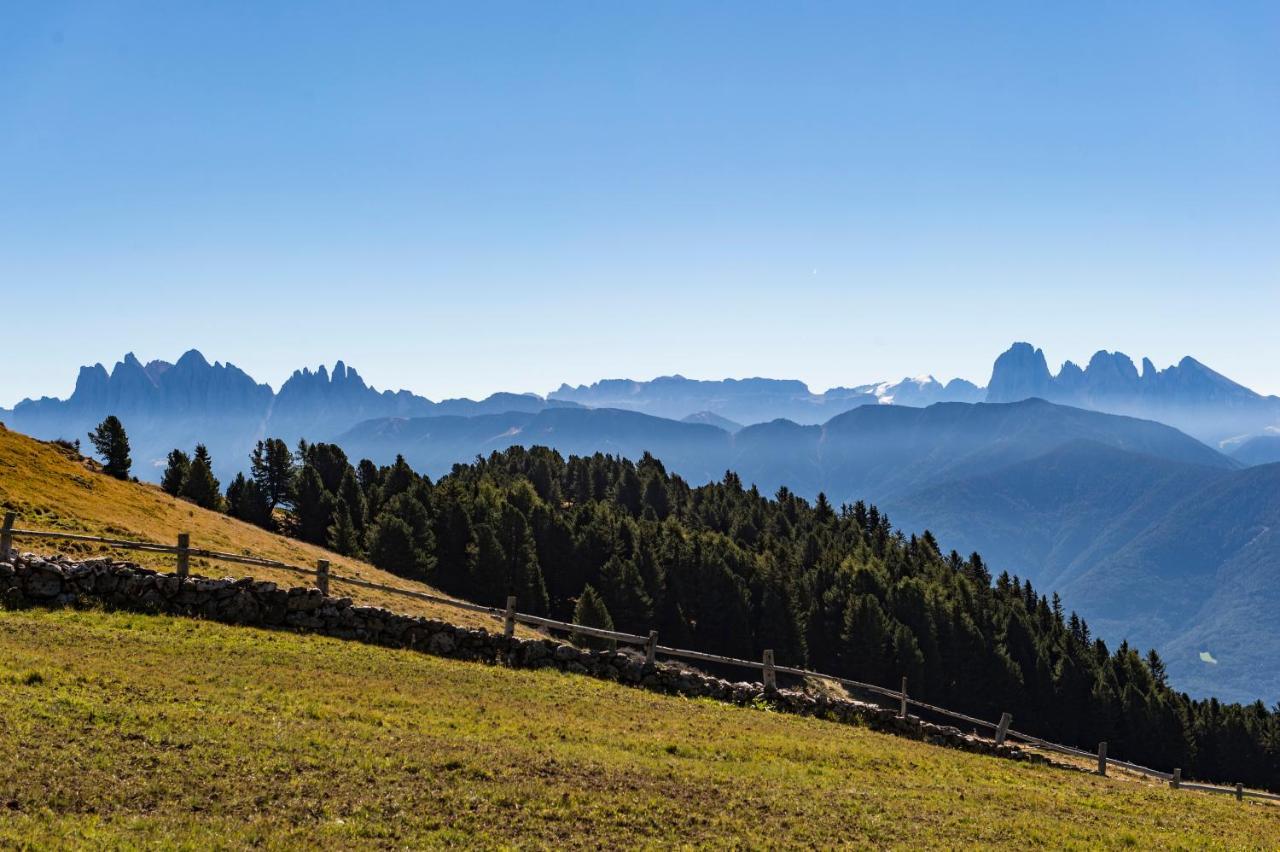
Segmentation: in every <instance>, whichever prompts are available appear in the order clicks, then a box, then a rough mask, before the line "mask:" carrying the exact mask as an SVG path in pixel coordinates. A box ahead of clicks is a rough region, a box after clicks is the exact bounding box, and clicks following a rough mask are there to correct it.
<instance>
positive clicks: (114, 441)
mask: <svg viewBox="0 0 1280 852" xmlns="http://www.w3.org/2000/svg"><path fill="white" fill-rule="evenodd" d="M89 440H90V441H92V442H93V448H94V449H95V450H97V451H98V455H100V456H102V472H103V473H105V474H107V475H108V476H114V477H115V478H116V479H128V478H129V468H130V467H132V466H133V459H131V458H129V436H128V435H126V434H125V432H124V426H123V425H122V424H121V423H120V419H119V418H118V417H116V416H115V415H114V414H111V415H108V416H107V418H106V419H105V420H103V421H102V422H101V423H99V424H98V425H97V427H96V428H94V430H93V431H92V432H90V433H89Z"/></svg>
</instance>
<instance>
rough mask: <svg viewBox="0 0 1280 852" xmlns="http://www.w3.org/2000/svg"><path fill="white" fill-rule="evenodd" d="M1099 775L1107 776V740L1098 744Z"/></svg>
mask: <svg viewBox="0 0 1280 852" xmlns="http://www.w3.org/2000/svg"><path fill="white" fill-rule="evenodd" d="M1098 774H1099V775H1106V774H1107V743H1106V741H1105V740H1104V741H1102V742H1100V743H1098Z"/></svg>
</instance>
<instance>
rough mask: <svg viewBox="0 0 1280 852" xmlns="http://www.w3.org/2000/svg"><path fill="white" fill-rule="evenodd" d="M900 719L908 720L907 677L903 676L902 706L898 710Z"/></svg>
mask: <svg viewBox="0 0 1280 852" xmlns="http://www.w3.org/2000/svg"><path fill="white" fill-rule="evenodd" d="M898 717H899V718H901V719H905V718H907V677H906V675H903V676H902V706H901V707H900V708H899V709H898Z"/></svg>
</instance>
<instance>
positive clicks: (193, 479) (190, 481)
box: [180, 444, 222, 510]
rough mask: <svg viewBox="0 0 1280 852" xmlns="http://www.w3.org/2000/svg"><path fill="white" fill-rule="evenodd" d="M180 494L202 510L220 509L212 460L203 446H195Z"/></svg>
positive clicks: (220, 504) (220, 499)
mask: <svg viewBox="0 0 1280 852" xmlns="http://www.w3.org/2000/svg"><path fill="white" fill-rule="evenodd" d="M180 494H181V496H182V497H185V498H186V499H188V500H190V501H191V502H192V503H195V504H196V505H197V506H199V507H201V508H202V509H214V510H217V509H220V508H221V507H222V494H221V491H220V486H219V484H218V479H217V477H215V476H214V475H213V459H212V458H210V456H209V450H208V449H207V448H206V447H205V445H204V444H198V445H196V451H195V454H194V455H193V456H192V457H191V467H190V468H189V469H188V470H187V476H186V479H184V480H183V482H182V491H181V492H180Z"/></svg>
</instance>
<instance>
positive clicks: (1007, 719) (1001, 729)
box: [996, 713, 1013, 745]
mask: <svg viewBox="0 0 1280 852" xmlns="http://www.w3.org/2000/svg"><path fill="white" fill-rule="evenodd" d="M1012 724H1013V714H1012V713H1001V714H1000V724H999V725H997V726H996V745H1000V744H1001V743H1003V742H1004V739H1005V737H1007V736H1009V726H1010V725H1012Z"/></svg>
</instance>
